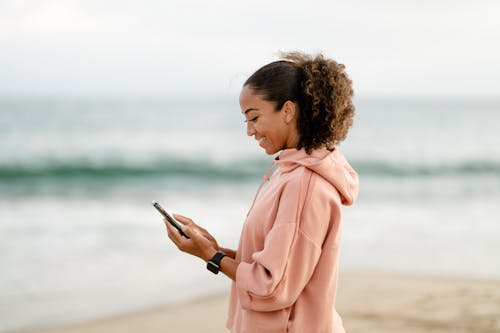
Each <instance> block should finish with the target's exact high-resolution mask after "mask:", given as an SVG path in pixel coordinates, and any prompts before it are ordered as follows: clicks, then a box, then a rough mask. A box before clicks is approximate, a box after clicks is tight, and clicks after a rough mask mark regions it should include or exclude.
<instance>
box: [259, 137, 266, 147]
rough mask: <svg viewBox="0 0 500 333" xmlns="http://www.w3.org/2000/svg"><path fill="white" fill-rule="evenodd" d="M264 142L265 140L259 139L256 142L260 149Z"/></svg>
mask: <svg viewBox="0 0 500 333" xmlns="http://www.w3.org/2000/svg"><path fill="white" fill-rule="evenodd" d="M265 140H266V139H265V138H260V139H258V140H257V142H258V143H259V146H261V147H262V145H263V144H264V141H265Z"/></svg>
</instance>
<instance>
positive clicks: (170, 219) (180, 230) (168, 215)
mask: <svg viewBox="0 0 500 333" xmlns="http://www.w3.org/2000/svg"><path fill="white" fill-rule="evenodd" d="M152 204H153V206H154V207H155V208H156V210H158V211H159V212H160V214H161V215H163V216H164V217H165V218H166V219H167V220H168V222H170V224H171V225H172V226H173V227H174V228H175V229H177V231H179V233H180V234H181V235H182V236H183V237H185V238H188V239H189V237H188V236H187V235H186V234H185V233H184V231H182V228H181V226H180V224H179V222H177V221H176V220H175V219H174V218H173V217H172V216H170V214H169V213H167V211H166V210H165V209H163V207H162V206H160V204H159V203H158V202H157V201H153V202H152Z"/></svg>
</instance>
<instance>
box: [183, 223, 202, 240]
mask: <svg viewBox="0 0 500 333" xmlns="http://www.w3.org/2000/svg"><path fill="white" fill-rule="evenodd" d="M181 228H182V231H184V233H185V234H186V235H187V236H188V237H189V238H190V239H191V240H195V241H196V240H197V239H198V238H199V237H201V235H200V234H199V233H198V232H197V231H196V230H195V229H193V228H191V227H188V226H186V225H182V226H181Z"/></svg>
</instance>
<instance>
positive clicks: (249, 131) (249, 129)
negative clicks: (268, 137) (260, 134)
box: [247, 121, 255, 136]
mask: <svg viewBox="0 0 500 333" xmlns="http://www.w3.org/2000/svg"><path fill="white" fill-rule="evenodd" d="M247 135H248V136H252V135H255V128H254V127H253V124H252V123H251V122H250V121H248V122H247Z"/></svg>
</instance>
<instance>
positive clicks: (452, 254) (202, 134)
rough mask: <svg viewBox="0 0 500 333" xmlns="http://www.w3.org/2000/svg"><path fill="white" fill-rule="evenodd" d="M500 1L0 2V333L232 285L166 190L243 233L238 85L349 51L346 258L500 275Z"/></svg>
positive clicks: (246, 181) (253, 170)
mask: <svg viewBox="0 0 500 333" xmlns="http://www.w3.org/2000/svg"><path fill="white" fill-rule="evenodd" d="M499 14H500V3H499V2H498V1H481V0H480V1H446V0H437V1H393V0H383V1H368V0H354V1H308V2H299V1H273V2H268V1H252V2H245V3H241V2H238V1H208V2H207V1H198V0H196V1H177V0H175V1H155V0H143V1H123V0H122V1H115V0H112V1H93V0H92V1H89V0H86V1H83V0H65V1H49V0H42V1H33V0H26V1H22V0H18V1H16V0H3V1H0V295H1V296H0V331H10V330H16V329H26V328H31V327H38V326H43V325H55V324H61V323H67V322H72V321H79V320H84V319H87V318H95V317H102V316H106V315H110V314H116V313H121V312H126V311H136V310H140V309H144V308H149V307H152V306H155V305H159V304H170V303H175V302H179V301H182V300H185V299H189V298H193V297H198V296H203V295H207V294H210V293H213V292H218V291H223V290H227V289H228V288H229V281H228V279H221V278H220V276H211V275H210V274H207V273H206V270H205V268H204V265H203V263H201V262H200V261H199V260H196V259H193V258H190V257H188V256H185V255H183V254H180V253H178V252H177V250H176V248H175V247H174V246H172V244H170V242H169V241H168V239H167V237H166V235H165V232H164V226H163V223H162V220H161V217H160V216H159V215H158V213H157V212H156V211H155V210H154V209H153V208H152V206H151V201H152V200H158V201H159V202H160V203H162V204H163V205H164V207H166V208H167V209H168V210H169V211H171V212H178V213H182V214H183V215H187V216H190V217H192V218H193V219H194V220H195V221H197V222H198V223H199V224H201V225H203V226H205V227H206V228H207V229H209V230H210V231H211V232H212V233H213V234H214V235H216V237H217V239H218V240H219V243H220V244H223V245H224V246H226V247H234V248H235V247H236V246H237V242H238V237H239V232H240V230H241V226H242V224H243V221H244V217H245V215H246V212H247V210H248V208H249V205H250V203H251V200H252V199H253V195H254V193H255V191H256V189H257V186H258V183H259V181H260V179H261V177H262V175H263V173H264V172H265V171H266V170H267V166H268V165H270V164H271V161H272V157H269V156H266V155H265V153H264V152H263V151H262V150H261V149H260V148H259V147H258V145H257V144H256V143H255V142H254V140H252V139H249V138H248V137H247V136H246V132H245V125H244V123H243V120H244V118H243V116H242V115H241V113H240V109H239V105H238V95H239V91H240V88H241V86H242V83H243V82H244V80H245V79H246V78H247V77H248V76H249V75H251V74H252V73H253V72H254V71H255V70H256V69H258V68H259V67H260V66H262V65H264V64H266V63H268V62H270V61H274V60H276V59H277V56H278V55H277V52H278V51H295V50H300V51H303V52H308V53H317V52H322V53H324V54H325V55H326V56H327V57H332V58H334V59H336V60H337V61H338V62H340V63H343V64H345V65H346V68H347V72H348V73H349V74H350V76H351V78H352V80H353V84H354V89H355V105H356V109H357V115H356V117H355V121H354V125H353V127H352V129H351V131H350V133H349V135H348V138H347V140H346V141H345V142H344V143H342V144H341V149H342V150H343V151H344V153H345V155H346V156H347V158H348V159H349V160H350V161H351V162H352V165H353V166H354V168H355V169H356V170H357V171H358V172H359V174H360V189H361V192H360V196H359V200H358V202H357V203H356V204H355V205H354V206H353V207H349V208H346V209H345V224H344V225H345V229H344V243H343V249H342V259H341V261H342V266H343V268H344V269H347V270H349V269H354V270H355V269H362V270H381V271H389V272H405V273H411V274H432V275H447V276H449V275H452V276H466V277H481V278H496V279H498V278H500V264H499V263H498V260H495V258H496V257H498V254H499V253H500V232H499V225H498V224H499V223H500V219H499V217H500V205H499V203H500V135H499V134H498V133H500V90H499V88H498V87H499V83H500V62H499V61H498V59H500V47H499V46H498V45H499V44H498V41H499V40H500V21H499V20H498V17H499Z"/></svg>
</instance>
